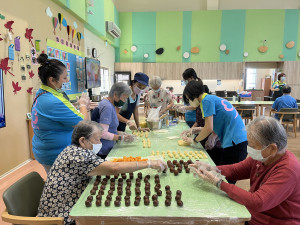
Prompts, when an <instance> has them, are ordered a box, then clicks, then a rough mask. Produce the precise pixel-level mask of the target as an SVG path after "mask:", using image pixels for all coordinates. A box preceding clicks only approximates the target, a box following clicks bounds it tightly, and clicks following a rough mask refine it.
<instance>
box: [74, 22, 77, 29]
mask: <svg viewBox="0 0 300 225" xmlns="http://www.w3.org/2000/svg"><path fill="white" fill-rule="evenodd" d="M73 26H74V27H75V29H77V28H78V25H77V23H76V22H75V21H74V22H73Z"/></svg>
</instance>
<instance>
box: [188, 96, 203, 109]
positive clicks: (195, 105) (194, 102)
mask: <svg viewBox="0 0 300 225" xmlns="http://www.w3.org/2000/svg"><path fill="white" fill-rule="evenodd" d="M189 103H190V106H192V107H195V108H197V107H198V106H199V105H200V102H199V100H198V99H197V98H195V99H194V100H193V101H191V100H189Z"/></svg>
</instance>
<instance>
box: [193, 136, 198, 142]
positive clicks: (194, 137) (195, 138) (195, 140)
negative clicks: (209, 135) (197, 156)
mask: <svg viewBox="0 0 300 225" xmlns="http://www.w3.org/2000/svg"><path fill="white" fill-rule="evenodd" d="M196 138H197V135H195V137H194V139H193V141H194V142H196V143H199V141H196Z"/></svg>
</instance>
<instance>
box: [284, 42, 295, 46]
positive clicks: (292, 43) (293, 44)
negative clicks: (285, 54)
mask: <svg viewBox="0 0 300 225" xmlns="http://www.w3.org/2000/svg"><path fill="white" fill-rule="evenodd" d="M294 46H295V42H294V41H289V42H288V43H286V45H285V47H287V48H293V47H294Z"/></svg>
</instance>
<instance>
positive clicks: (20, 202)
mask: <svg viewBox="0 0 300 225" xmlns="http://www.w3.org/2000/svg"><path fill="white" fill-rule="evenodd" d="M44 184H45V182H44V180H43V179H42V177H41V176H40V175H39V174H38V173H37V172H31V173H29V174H27V175H26V176H24V177H23V178H21V179H20V180H18V181H17V182H16V183H14V184H13V185H11V186H10V187H9V188H8V189H6V191H5V192H4V193H3V201H4V204H5V206H6V208H7V212H8V213H9V214H11V215H15V216H27V217H34V216H36V215H37V212H38V206H39V203H40V198H41V195H42V192H43V188H44Z"/></svg>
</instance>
